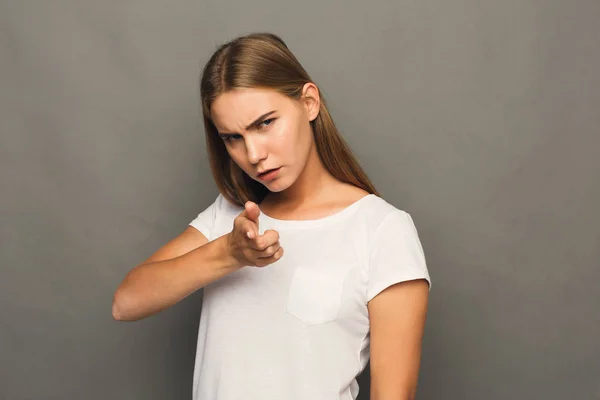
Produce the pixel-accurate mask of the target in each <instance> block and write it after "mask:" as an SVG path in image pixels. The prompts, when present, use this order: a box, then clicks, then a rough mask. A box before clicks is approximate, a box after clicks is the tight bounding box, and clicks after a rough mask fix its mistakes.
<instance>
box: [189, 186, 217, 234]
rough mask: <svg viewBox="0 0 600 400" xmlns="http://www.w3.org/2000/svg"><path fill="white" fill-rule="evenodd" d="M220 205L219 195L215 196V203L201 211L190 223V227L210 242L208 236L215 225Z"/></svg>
mask: <svg viewBox="0 0 600 400" xmlns="http://www.w3.org/2000/svg"><path fill="white" fill-rule="evenodd" d="M220 204H221V194H219V195H218V196H217V198H216V199H215V201H214V202H213V203H212V204H211V205H209V206H208V207H207V208H205V209H204V210H203V211H201V212H200V214H198V216H197V217H196V218H194V220H192V222H190V224H189V225H190V226H193V227H194V228H196V229H198V230H199V231H200V233H202V234H203V235H204V236H205V237H206V238H207V239H208V240H210V234H211V232H212V230H213V227H214V225H215V220H216V218H217V213H218V211H219V208H220Z"/></svg>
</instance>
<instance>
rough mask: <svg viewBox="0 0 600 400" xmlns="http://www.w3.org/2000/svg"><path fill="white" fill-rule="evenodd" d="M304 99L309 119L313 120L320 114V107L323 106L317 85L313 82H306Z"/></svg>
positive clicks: (303, 93)
mask: <svg viewBox="0 0 600 400" xmlns="http://www.w3.org/2000/svg"><path fill="white" fill-rule="evenodd" d="M302 99H303V103H304V107H305V109H306V115H308V120H309V121H311V122H312V121H313V120H314V119H315V118H317V117H318V116H319V109H320V108H321V98H320V96H319V88H317V85H315V84H314V83H312V82H307V83H305V84H304V87H303V88H302Z"/></svg>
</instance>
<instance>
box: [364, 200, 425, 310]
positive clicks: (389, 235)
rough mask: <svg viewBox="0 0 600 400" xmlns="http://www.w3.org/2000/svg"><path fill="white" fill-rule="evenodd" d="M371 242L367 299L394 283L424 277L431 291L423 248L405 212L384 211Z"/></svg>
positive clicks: (415, 229) (396, 210) (397, 210)
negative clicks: (386, 212) (384, 213)
mask: <svg viewBox="0 0 600 400" xmlns="http://www.w3.org/2000/svg"><path fill="white" fill-rule="evenodd" d="M370 243H371V244H370V249H369V257H368V264H369V265H368V284H367V301H370V300H371V299H372V298H373V297H375V296H376V295H377V294H379V293H380V292H381V291H383V290H384V289H386V288H387V287H389V286H391V285H393V284H395V283H399V282H404V281H409V280H414V279H425V280H427V283H428V284H429V290H431V279H430V277H429V272H428V270H427V265H426V262H425V255H424V253H423V247H422V246H421V241H420V240H419V235H418V232H417V228H416V227H415V224H414V222H413V219H412V218H411V216H410V215H409V214H408V213H407V212H405V211H403V210H399V209H395V210H393V211H391V212H390V213H389V214H387V215H386V216H385V217H384V219H383V221H382V222H381V223H380V224H379V226H378V227H377V228H376V230H375V232H374V234H373V238H372V240H371V242H370Z"/></svg>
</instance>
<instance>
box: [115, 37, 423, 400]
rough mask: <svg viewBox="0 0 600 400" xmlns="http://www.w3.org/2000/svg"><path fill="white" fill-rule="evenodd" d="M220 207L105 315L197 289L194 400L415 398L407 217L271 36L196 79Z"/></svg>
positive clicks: (243, 44)
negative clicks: (364, 375) (366, 374)
mask: <svg viewBox="0 0 600 400" xmlns="http://www.w3.org/2000/svg"><path fill="white" fill-rule="evenodd" d="M201 99H202V110H203V115H204V127H205V132H206V143H207V149H208V153H209V156H210V165H211V169H212V173H213V175H214V178H215V181H216V185H217V187H218V189H219V195H218V197H217V198H216V199H215V201H214V202H213V203H212V204H211V205H210V206H209V207H208V208H206V209H205V210H203V211H202V212H201V213H200V214H199V215H198V216H197V217H196V218H195V219H194V220H193V221H192V222H191V223H190V226H189V227H187V228H186V229H185V230H184V231H183V232H182V233H181V234H180V235H179V236H178V237H176V238H174V239H172V240H171V241H170V242H168V243H167V244H165V245H164V246H163V247H162V248H160V249H159V250H158V251H157V252H156V253H155V254H153V255H152V256H151V257H150V258H149V259H148V260H146V261H145V262H143V263H142V264H141V265H139V266H137V267H136V268H134V269H133V270H131V271H130V272H129V273H128V275H127V276H126V277H125V279H124V280H123V282H122V283H121V285H120V286H119V288H118V289H117V291H116V293H115V297H114V301H113V315H114V317H115V319H117V320H129V321H131V320H138V319H141V318H144V317H146V316H149V315H152V314H155V313H157V312H159V311H160V310H163V309H165V308H167V307H170V306H171V305H173V304H175V303H176V302H178V301H180V300H182V299H183V298H185V297H187V296H188V295H190V294H191V293H193V292H195V291H197V290H198V289H200V288H203V302H202V313H201V318H200V327H199V333H198V346H197V352H196V364H195V370H194V386H193V398H194V399H195V400H238V399H251V400H255V399H257V400H258V399H260V400H268V399H273V400H293V399H299V400H300V399H302V400H309V399H310V400H333V399H356V397H357V394H358V389H359V388H358V385H357V382H356V377H357V376H358V375H359V374H360V373H361V371H363V369H364V368H365V366H366V364H367V362H368V360H369V358H370V361H371V370H370V374H371V399H372V400H387V399H394V400H399V399H412V398H414V396H415V392H416V387H417V380H418V371H419V365H420V354H421V343H422V336H423V329H424V325H425V320H426V311H427V301H428V295H429V288H430V282H431V281H430V278H429V274H428V270H427V267H426V264H425V257H424V255H423V249H422V247H421V243H420V241H419V237H418V234H417V230H416V228H415V226H414V223H413V220H412V219H411V217H410V215H409V214H408V213H407V212H405V211H402V210H400V209H398V208H396V207H394V206H393V205H391V204H389V203H387V202H386V201H385V200H383V199H382V198H381V197H379V195H378V193H377V192H376V190H375V188H374V187H373V185H372V184H371V182H370V181H369V179H368V178H367V176H366V175H365V173H364V172H363V170H362V169H361V167H360V166H359V163H358V162H357V161H356V159H355V158H354V157H353V155H352V154H351V152H350V150H349V148H348V146H347V145H346V144H345V142H344V140H343V139H342V137H341V136H340V134H339V132H338V131H337V129H336V127H335V125H334V123H333V120H332V118H331V116H330V114H329V112H328V110H327V107H326V105H325V100H324V98H323V96H322V95H321V94H320V93H319V89H318V88H317V86H316V85H315V83H314V82H313V80H312V79H311V78H310V77H309V75H308V74H307V72H306V71H305V70H304V68H303V67H302V66H301V65H300V63H299V62H298V60H297V59H296V58H295V57H294V55H293V54H292V53H291V52H290V50H289V49H288V47H287V46H286V44H285V43H284V42H283V41H282V40H281V39H280V38H279V37H278V36H276V35H273V34H269V33H254V34H249V35H245V36H242V37H239V38H237V39H235V40H232V41H230V42H229V43H226V44H224V45H222V46H221V47H219V48H218V49H217V51H216V52H215V54H214V55H213V56H212V57H211V58H210V60H209V61H208V63H207V65H206V67H205V69H204V71H203V74H202V80H201Z"/></svg>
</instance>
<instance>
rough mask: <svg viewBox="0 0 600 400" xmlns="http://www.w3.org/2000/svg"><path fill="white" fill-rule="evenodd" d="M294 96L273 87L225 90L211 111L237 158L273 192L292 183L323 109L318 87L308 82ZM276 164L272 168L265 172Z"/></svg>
mask: <svg viewBox="0 0 600 400" xmlns="http://www.w3.org/2000/svg"><path fill="white" fill-rule="evenodd" d="M303 94H304V97H303V98H302V99H301V100H299V101H296V100H293V99H291V98H289V97H287V96H285V95H283V94H281V93H278V92H276V91H274V90H272V89H262V88H261V89H256V88H252V89H236V90H232V91H229V92H226V93H223V94H221V95H220V96H218V97H217V99H216V100H215V101H214V102H213V104H212V106H211V117H212V121H213V124H214V125H215V127H216V128H217V131H218V133H219V136H220V137H221V139H222V140H223V141H224V143H225V147H226V148H227V152H228V153H229V155H230V157H231V158H232V159H233V161H234V162H235V163H236V164H237V165H238V166H239V167H240V168H241V169H242V170H243V171H244V172H245V173H246V174H248V175H249V176H250V177H251V178H252V179H254V180H256V181H258V182H260V183H262V184H263V185H264V186H266V187H267V188H268V189H269V190H270V191H271V192H280V191H283V190H285V189H287V188H288V187H290V186H291V185H292V184H293V183H294V182H295V181H296V180H297V178H298V176H300V174H301V173H302V171H304V168H305V166H306V163H307V160H308V158H309V154H310V153H311V150H312V149H313V147H314V138H313V133H312V129H311V126H310V121H312V120H313V119H315V118H316V117H317V115H318V113H319V101H318V90H317V89H316V86H315V85H314V84H313V83H307V84H306V85H305V86H304V91H303ZM272 169H276V171H274V172H273V173H271V174H267V175H266V176H265V175H261V173H263V172H265V171H267V170H272Z"/></svg>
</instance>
